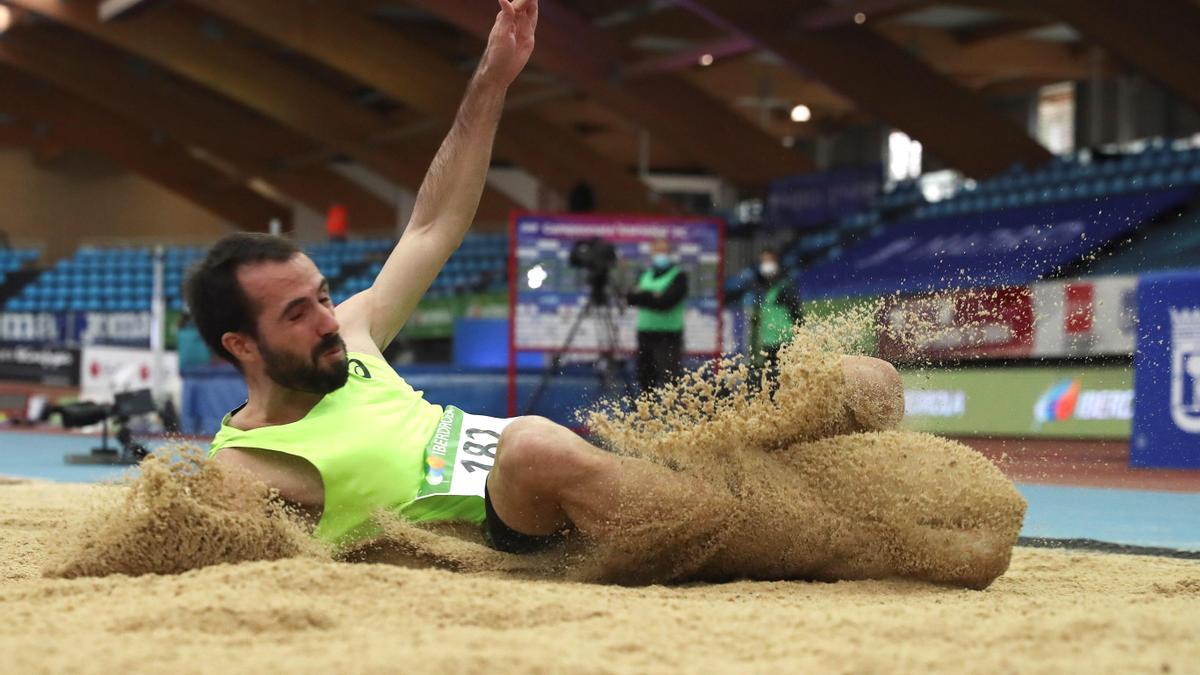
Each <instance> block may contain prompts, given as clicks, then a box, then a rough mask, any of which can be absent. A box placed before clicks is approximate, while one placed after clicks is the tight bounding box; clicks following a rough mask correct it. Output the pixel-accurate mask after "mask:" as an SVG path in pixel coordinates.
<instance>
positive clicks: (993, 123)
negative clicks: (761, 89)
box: [684, 0, 1050, 177]
mask: <svg viewBox="0 0 1200 675" xmlns="http://www.w3.org/2000/svg"><path fill="white" fill-rule="evenodd" d="M684 2H685V4H686V5H688V6H689V7H695V8H696V9H697V10H699V11H700V12H701V13H703V14H704V15H706V16H708V17H710V19H711V20H714V21H717V22H720V25H723V26H725V27H727V28H729V29H731V30H733V31H735V32H737V33H740V34H742V35H747V36H749V37H751V38H753V39H755V40H757V41H758V42H759V43H760V44H762V45H763V46H764V47H766V48H768V49H770V50H771V51H773V52H775V53H776V54H777V55H779V56H780V57H781V58H782V59H783V60H784V62H785V63H787V64H789V65H794V66H795V67H797V68H800V69H803V71H804V72H806V73H809V74H810V75H812V76H814V77H817V78H819V79H820V80H822V81H824V82H825V83H826V84H828V85H829V86H830V87H831V88H832V89H834V90H836V91H838V92H839V93H841V94H842V95H844V96H846V97H847V98H849V99H850V100H852V101H854V102H855V104H856V105H857V106H858V107H859V109H861V110H863V111H864V112H866V113H868V114H870V115H872V116H874V117H875V118H877V119H879V120H882V121H884V122H886V123H888V124H891V125H892V126H895V127H897V128H899V129H902V130H904V131H905V132H906V133H908V134H909V135H911V136H913V137H914V138H917V139H918V140H920V141H921V142H922V143H924V144H925V148H926V149H927V151H928V152H929V153H930V154H933V155H935V156H936V157H938V158H939V159H941V160H942V161H943V162H945V163H946V164H948V165H950V166H952V167H954V168H956V169H959V170H961V171H963V172H964V173H966V174H968V175H971V176H980V177H982V176H987V175H990V174H993V173H996V172H999V171H1002V170H1004V169H1005V168H1007V167H1008V166H1010V165H1011V164H1013V163H1014V162H1023V163H1025V164H1027V165H1036V164H1040V163H1042V162H1044V161H1046V160H1048V159H1049V158H1050V153H1049V152H1048V151H1047V150H1046V149H1045V148H1043V147H1042V146H1041V145H1039V144H1038V143H1037V142H1036V141H1035V140H1033V139H1032V138H1030V137H1029V135H1028V134H1027V133H1026V132H1025V130H1024V129H1022V128H1020V127H1019V126H1018V125H1016V124H1015V123H1013V122H1011V121H1009V120H1008V119H1006V118H1005V117H1003V116H1002V115H1001V114H1000V113H998V112H996V111H994V110H992V109H991V107H990V106H988V104H987V103H986V102H985V101H984V100H982V99H981V98H979V97H977V96H975V95H973V94H972V93H971V92H970V91H968V90H966V89H965V88H963V87H961V86H959V85H958V84H956V83H955V82H953V81H952V80H950V79H948V78H947V77H946V76H944V75H942V74H940V73H938V72H937V71H936V70H934V69H933V68H932V67H931V66H929V65H927V64H926V63H924V62H922V61H920V60H918V59H917V58H915V57H913V56H912V55H910V54H909V53H908V52H906V51H905V50H903V49H902V48H900V47H899V46H897V45H896V44H894V43H892V42H891V41H890V40H888V39H887V38H885V37H883V36H882V35H879V34H878V33H876V32H874V31H873V30H871V29H870V28H867V27H865V26H846V27H837V28H830V29H828V30H823V31H806V30H804V29H802V28H800V27H799V25H800V23H799V22H800V21H802V17H803V16H804V13H803V9H802V8H803V7H804V6H805V5H807V6H809V7H811V6H812V5H813V3H800V8H798V7H797V3H772V4H762V3H753V4H749V3H746V2H745V1H744V0H684Z"/></svg>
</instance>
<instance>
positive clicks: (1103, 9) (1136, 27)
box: [1041, 0, 1200, 111]
mask: <svg viewBox="0 0 1200 675" xmlns="http://www.w3.org/2000/svg"><path fill="white" fill-rule="evenodd" d="M1041 4H1042V6H1043V7H1044V8H1045V10H1046V11H1049V12H1052V13H1053V14H1054V15H1055V16H1057V17H1059V18H1061V19H1063V20H1064V21H1066V22H1067V23H1069V24H1071V25H1072V26H1074V27H1075V28H1076V29H1077V30H1078V31H1079V32H1080V33H1082V34H1083V35H1084V37H1085V38H1087V39H1088V40H1090V41H1093V42H1095V43H1097V44H1100V45H1102V46H1103V47H1104V48H1105V49H1107V50H1109V51H1110V52H1112V53H1113V54H1115V55H1117V56H1118V57H1119V58H1121V59H1122V60H1124V61H1126V62H1128V63H1130V64H1132V65H1133V66H1135V67H1137V68H1138V69H1140V70H1141V71H1142V72H1144V73H1145V74H1146V75H1148V76H1150V77H1151V78H1153V79H1155V80H1158V81H1159V82H1161V83H1162V84H1163V85H1165V86H1166V87H1167V88H1168V89H1170V90H1171V91H1173V92H1175V93H1176V94H1177V95H1179V96H1180V97H1181V98H1182V99H1183V100H1185V101H1187V102H1188V103H1189V104H1190V105H1191V106H1192V107H1193V108H1194V109H1195V110H1198V111H1200V78H1197V77H1196V64H1198V63H1200V41H1198V40H1197V38H1196V36H1197V35H1200V6H1197V4H1196V3H1195V2H1193V1H1192V0H1153V2H1148V3H1140V2H1128V0H1044V1H1043V2H1042V3H1041Z"/></svg>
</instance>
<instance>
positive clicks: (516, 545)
mask: <svg viewBox="0 0 1200 675" xmlns="http://www.w3.org/2000/svg"><path fill="white" fill-rule="evenodd" d="M483 508H484V511H485V512H486V513H487V515H486V516H485V518H484V520H483V538H484V540H485V541H487V544H488V546H491V547H492V548H494V549H496V550H497V551H503V552H505V553H533V552H534V551H540V550H542V549H544V548H547V547H549V546H551V545H553V544H555V543H558V542H559V541H561V540H562V535H560V534H557V533H556V534H547V535H542V536H534V535H530V534H525V533H523V532H517V531H516V530H514V529H512V528H511V527H509V526H508V525H507V524H505V522H504V521H503V520H500V516H499V515H497V514H496V509H495V507H493V506H492V498H491V497H490V496H488V491H487V484H484V486H483Z"/></svg>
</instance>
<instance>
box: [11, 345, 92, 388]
mask: <svg viewBox="0 0 1200 675" xmlns="http://www.w3.org/2000/svg"><path fill="white" fill-rule="evenodd" d="M0 380H11V381H16V382H36V383H38V384H46V385H52V386H59V387H73V386H76V385H78V384H79V350H78V349H75V348H73V347H56V346H45V345H41V344H24V343H13V342H6V343H0Z"/></svg>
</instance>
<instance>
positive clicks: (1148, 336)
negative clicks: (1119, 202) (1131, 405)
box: [1129, 271, 1200, 468]
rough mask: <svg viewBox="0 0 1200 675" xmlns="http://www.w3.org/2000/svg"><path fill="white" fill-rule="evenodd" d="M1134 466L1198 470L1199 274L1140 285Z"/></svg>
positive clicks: (1155, 278)
mask: <svg viewBox="0 0 1200 675" xmlns="http://www.w3.org/2000/svg"><path fill="white" fill-rule="evenodd" d="M1137 303H1138V331H1137V352H1136V353H1135V354H1134V357H1133V363H1134V371H1135V376H1134V383H1135V391H1136V396H1135V402H1136V406H1137V408H1136V410H1137V415H1136V416H1135V418H1134V421H1133V442H1132V443H1130V448H1129V461H1130V464H1132V465H1133V466H1145V467H1175V468H1200V272H1195V271H1189V272H1164V273H1160V274H1148V275H1144V276H1142V278H1141V279H1140V281H1139V282H1138V291H1137Z"/></svg>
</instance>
